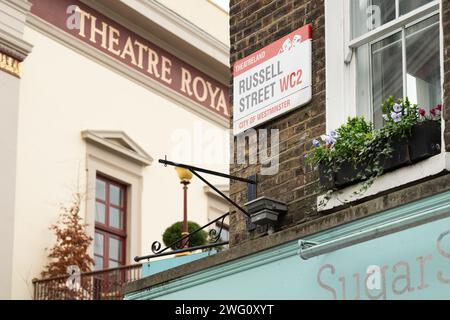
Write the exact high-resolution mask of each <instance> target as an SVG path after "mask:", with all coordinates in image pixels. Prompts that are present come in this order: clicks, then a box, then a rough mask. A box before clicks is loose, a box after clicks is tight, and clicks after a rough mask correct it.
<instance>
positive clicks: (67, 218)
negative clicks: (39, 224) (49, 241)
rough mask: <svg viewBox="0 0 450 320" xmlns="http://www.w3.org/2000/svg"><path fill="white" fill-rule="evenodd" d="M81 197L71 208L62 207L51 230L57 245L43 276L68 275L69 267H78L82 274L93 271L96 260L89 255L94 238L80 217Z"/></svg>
mask: <svg viewBox="0 0 450 320" xmlns="http://www.w3.org/2000/svg"><path fill="white" fill-rule="evenodd" d="M80 204H81V195H80V194H79V193H77V194H76V195H75V196H74V199H73V201H72V203H71V204H70V205H69V206H67V207H66V206H61V208H60V216H59V218H58V221H57V223H56V224H54V225H52V226H50V230H52V231H53V232H54V234H55V235H56V243H55V245H54V246H53V247H52V248H51V249H50V251H49V254H48V258H50V259H51V261H50V262H49V264H48V265H47V266H45V267H44V271H42V273H41V276H42V277H44V278H52V277H58V276H64V275H67V268H68V267H69V266H77V267H78V268H79V269H80V272H89V271H91V268H92V266H93V265H94V260H93V259H92V258H91V257H90V256H89V254H88V248H89V246H90V245H91V243H92V240H93V239H92V237H90V236H88V235H87V234H86V226H87V224H84V223H83V222H82V218H81V217H80Z"/></svg>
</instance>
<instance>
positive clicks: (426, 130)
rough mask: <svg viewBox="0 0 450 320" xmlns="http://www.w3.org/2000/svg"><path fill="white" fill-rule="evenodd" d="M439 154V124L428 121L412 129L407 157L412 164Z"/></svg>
mask: <svg viewBox="0 0 450 320" xmlns="http://www.w3.org/2000/svg"><path fill="white" fill-rule="evenodd" d="M440 152H441V124H440V122H437V121H431V120H428V121H424V122H422V123H420V124H418V125H415V126H414V127H413V128H412V131H411V138H410V139H409V157H410V158H411V161H412V162H413V163H415V162H418V161H421V160H424V159H427V158H430V157H432V156H434V155H437V154H439V153H440Z"/></svg>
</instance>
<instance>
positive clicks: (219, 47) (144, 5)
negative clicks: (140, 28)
mask: <svg viewBox="0 0 450 320" xmlns="http://www.w3.org/2000/svg"><path fill="white" fill-rule="evenodd" d="M119 1H120V2H122V3H123V4H125V5H127V6H128V7H130V8H132V9H133V10H134V11H136V12H138V13H140V14H141V15H143V16H145V17H146V18H148V19H149V20H151V21H153V22H154V23H156V24H158V25H160V26H161V27H163V28H164V29H166V30H168V31H170V32H171V33H173V34H175V35H177V36H178V37H179V38H181V39H184V40H185V41H186V42H188V43H189V44H191V45H192V46H193V47H195V48H197V49H198V50H200V51H203V52H204V53H205V54H207V55H208V56H211V57H212V58H214V59H215V60H217V61H218V62H220V63H221V64H223V65H224V66H227V67H228V66H229V63H230V62H229V52H230V51H229V50H230V47H229V46H228V45H226V44H225V43H223V42H221V41H219V40H218V39H216V38H214V37H213V36H211V35H210V34H209V33H207V32H206V31H205V30H203V29H201V28H199V27H197V26H196V25H194V24H193V23H191V22H189V21H188V20H186V19H185V18H183V17H182V16H180V15H179V14H177V13H175V12H174V11H173V10H171V9H169V8H168V7H166V6H165V5H164V4H162V3H161V2H159V1H157V0H119Z"/></svg>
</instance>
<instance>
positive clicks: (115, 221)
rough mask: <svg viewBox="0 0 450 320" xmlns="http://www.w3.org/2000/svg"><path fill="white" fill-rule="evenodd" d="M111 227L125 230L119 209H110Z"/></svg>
mask: <svg viewBox="0 0 450 320" xmlns="http://www.w3.org/2000/svg"><path fill="white" fill-rule="evenodd" d="M109 225H110V226H111V227H113V228H116V229H122V228H123V222H122V214H121V212H120V210H119V209H117V208H114V207H109Z"/></svg>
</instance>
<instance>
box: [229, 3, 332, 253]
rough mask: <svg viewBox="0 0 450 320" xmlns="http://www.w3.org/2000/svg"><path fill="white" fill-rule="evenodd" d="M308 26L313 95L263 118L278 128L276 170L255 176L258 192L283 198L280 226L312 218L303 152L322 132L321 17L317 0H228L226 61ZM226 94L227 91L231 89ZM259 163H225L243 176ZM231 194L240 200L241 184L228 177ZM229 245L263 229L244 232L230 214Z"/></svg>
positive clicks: (310, 178)
mask: <svg viewBox="0 0 450 320" xmlns="http://www.w3.org/2000/svg"><path fill="white" fill-rule="evenodd" d="M309 23H311V24H312V26H313V45H312V47H313V49H312V50H313V56H312V61H313V78H312V82H313V99H312V101H311V102H310V103H309V104H307V105H305V106H303V107H301V108H299V109H296V110H295V111H293V112H291V113H289V114H287V115H284V116H282V117H281V118H279V119H276V120H273V121H271V122H268V123H265V124H264V127H265V128H267V129H279V130H280V131H279V132H280V145H279V149H280V158H279V161H280V162H279V163H280V170H279V174H277V175H273V176H260V177H259V181H258V182H259V183H258V195H259V196H262V195H265V196H268V197H273V198H276V199H279V200H281V201H285V202H287V203H288V214H287V215H286V216H285V217H283V219H282V221H281V223H280V229H283V228H286V227H288V226H292V225H294V224H298V223H301V222H305V221H308V220H311V219H314V218H316V217H317V216H318V215H317V213H316V211H315V206H314V204H315V203H316V196H317V187H318V185H317V183H318V182H317V177H316V173H314V172H313V170H312V167H311V166H306V165H305V163H304V155H305V154H306V152H307V150H308V149H309V148H310V146H311V141H312V140H313V139H314V138H317V137H319V136H320V135H322V134H324V133H325V20H324V1H323V0H273V1H270V0H231V3H230V40H231V57H230V59H231V61H230V62H231V65H233V64H234V62H235V61H236V60H239V59H242V58H243V57H245V56H247V55H249V54H251V53H253V52H255V51H257V50H259V49H261V48H263V47H265V46H266V45H268V44H270V43H272V42H274V41H275V40H278V39H279V38H281V37H283V36H284V35H286V34H289V33H291V32H292V31H294V30H296V29H298V28H299V27H301V26H303V25H306V24H309ZM231 94H232V92H231ZM258 172H259V167H258V166H256V165H254V166H243V165H233V164H232V165H231V174H234V175H238V176H243V177H248V176H250V175H251V174H253V173H258ZM230 194H231V197H232V198H233V199H234V200H235V201H237V202H238V203H240V204H243V203H245V202H246V200H247V199H246V197H247V195H246V185H245V184H243V183H239V182H238V183H233V182H232V183H231V187H230ZM230 226H231V239H230V242H231V245H236V244H238V243H240V242H243V241H245V240H248V239H249V238H254V237H257V236H258V235H260V234H264V231H265V230H259V229H258V230H255V231H253V232H250V233H249V232H247V229H246V219H245V216H244V215H243V214H241V213H240V212H232V214H231V217H230Z"/></svg>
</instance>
